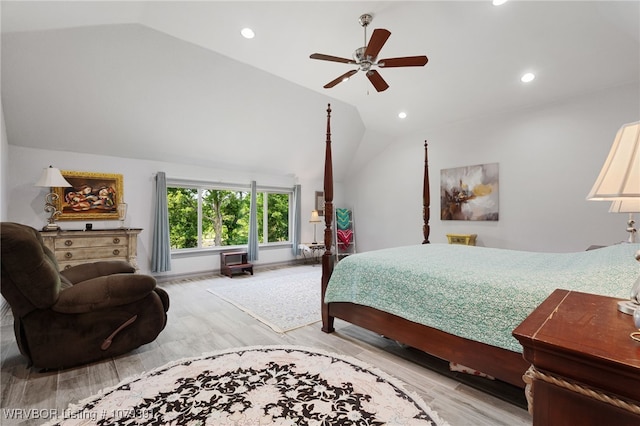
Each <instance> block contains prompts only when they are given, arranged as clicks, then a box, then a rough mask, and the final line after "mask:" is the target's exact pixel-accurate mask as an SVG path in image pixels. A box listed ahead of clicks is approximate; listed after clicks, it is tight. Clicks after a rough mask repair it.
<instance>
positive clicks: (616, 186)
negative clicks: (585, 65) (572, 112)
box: [587, 121, 640, 315]
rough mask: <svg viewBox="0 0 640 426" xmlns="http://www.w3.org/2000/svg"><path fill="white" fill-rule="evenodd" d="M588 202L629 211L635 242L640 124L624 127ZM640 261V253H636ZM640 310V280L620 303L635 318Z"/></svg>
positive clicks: (639, 200)
mask: <svg viewBox="0 0 640 426" xmlns="http://www.w3.org/2000/svg"><path fill="white" fill-rule="evenodd" d="M587 200H599V201H610V202H612V205H611V208H610V209H609V211H610V212H612V211H615V212H627V213H629V221H628V222H627V231H628V232H629V233H630V234H631V235H630V236H629V241H630V242H633V241H635V233H636V232H635V228H634V227H633V225H634V223H635V221H634V220H633V212H637V211H640V209H637V207H638V204H640V121H636V122H635V123H629V124H625V125H623V126H622V127H621V128H620V130H618V133H617V134H616V138H615V140H614V141H613V145H611V150H610V151H609V155H608V156H607V159H606V160H605V162H604V165H603V166H602V169H601V170H600V174H599V175H598V178H597V179H596V182H595V184H594V185H593V188H591V191H590V192H589V195H587ZM635 258H636V260H638V261H640V250H638V251H636V253H635ZM636 309H640V277H638V279H637V280H636V282H635V284H634V285H633V287H632V289H631V297H630V300H627V301H623V302H619V303H618V310H619V311H620V312H624V313H625V314H630V315H632V314H633V313H634V312H635V310H636Z"/></svg>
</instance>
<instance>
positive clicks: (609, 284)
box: [321, 105, 638, 387]
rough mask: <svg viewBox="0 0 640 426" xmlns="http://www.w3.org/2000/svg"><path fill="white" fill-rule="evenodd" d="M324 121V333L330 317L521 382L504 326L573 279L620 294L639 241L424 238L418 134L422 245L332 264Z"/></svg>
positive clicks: (631, 276)
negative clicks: (558, 243)
mask: <svg viewBox="0 0 640 426" xmlns="http://www.w3.org/2000/svg"><path fill="white" fill-rule="evenodd" d="M330 119H331V107H330V105H329V107H328V108H327V138H326V152H325V169H324V173H325V175H324V198H325V210H324V213H325V214H324V218H325V225H326V226H325V230H324V245H325V247H327V250H326V251H325V252H324V254H323V256H322V293H321V294H322V330H323V331H324V332H327V333H331V332H333V331H334V318H340V319H342V320H345V321H347V322H349V323H352V324H354V325H357V326H360V327H363V328H365V329H368V330H370V331H373V332H375V333H377V334H380V335H383V336H385V337H388V338H390V339H393V340H396V341H398V342H400V343H402V344H405V345H408V346H411V347H414V348H416V349H419V350H421V351H424V352H426V353H429V354H431V355H434V356H436V357H438V358H441V359H444V360H446V361H449V362H451V363H456V364H460V365H463V366H466V367H469V368H471V369H474V370H477V371H480V372H482V373H485V374H487V375H490V376H493V377H495V378H496V379H499V380H502V381H504V382H507V383H510V384H513V385H515V386H518V387H524V385H525V383H524V382H523V380H522V376H523V374H524V373H525V372H526V370H527V369H528V367H529V363H528V362H526V361H525V360H524V358H523V357H522V349H521V347H520V345H519V343H518V342H517V340H515V338H514V337H513V336H512V335H511V333H512V331H513V329H514V328H515V327H517V326H518V325H519V323H520V322H521V321H523V320H524V319H525V318H526V317H527V316H528V315H529V313H531V312H532V311H533V310H534V309H535V308H536V307H537V306H538V305H539V304H540V303H542V302H543V301H544V299H545V298H546V297H547V296H549V295H550V294H551V293H552V292H553V290H555V289H556V288H569V289H571V286H574V288H573V289H575V290H580V291H584V292H588V293H598V294H604V295H609V296H613V297H619V298H626V297H627V296H628V291H629V288H630V286H631V283H633V282H634V280H635V279H636V276H637V263H636V261H635V260H634V259H633V253H634V252H635V250H637V249H638V245H632V244H629V245H617V247H616V246H612V247H607V248H603V249H599V250H592V251H585V252H580V253H530V252H518V251H512V250H501V249H490V248H484V247H471V246H463V245H448V244H429V232H430V228H429V208H430V194H429V169H428V161H427V160H428V156H427V145H426V142H425V163H424V186H423V217H424V226H423V235H424V241H423V242H422V245H416V246H410V247H398V248H393V249H384V250H377V251H372V252H365V253H360V254H355V255H351V256H348V257H346V258H344V259H343V260H341V261H340V262H339V263H338V264H335V265H334V259H335V256H334V255H333V254H332V253H331V248H332V246H333V242H332V236H333V230H332V221H333V209H334V207H333V170H332V157H331V125H330ZM334 266H335V270H334ZM621 283H622V284H621ZM627 283H628V286H627ZM575 287H579V288H575Z"/></svg>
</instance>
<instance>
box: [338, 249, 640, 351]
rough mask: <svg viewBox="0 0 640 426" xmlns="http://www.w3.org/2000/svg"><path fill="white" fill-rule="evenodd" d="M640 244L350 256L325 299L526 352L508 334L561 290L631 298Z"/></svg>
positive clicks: (380, 252) (639, 271) (639, 269)
mask: <svg viewBox="0 0 640 426" xmlns="http://www.w3.org/2000/svg"><path fill="white" fill-rule="evenodd" d="M638 249H640V244H617V245H614V246H609V247H605V248H601V249H597V250H590V251H584V252H578V253H538V252H525V251H515V250H504V249H493V248H485V247H473V246H464V245H448V244H425V245H418V246H406V247H397V248H391V249H383V250H376V251H371V252H364V253H359V254H355V255H352V256H348V257H346V258H344V259H343V260H341V261H340V262H339V263H338V264H337V265H336V267H335V269H334V271H333V274H332V276H331V279H330V281H329V286H328V288H327V291H326V293H325V302H352V303H357V304H360V305H365V306H370V307H373V308H376V309H379V310H382V311H385V312H389V313H392V314H395V315H398V316H400V317H403V318H406V319H408V320H411V321H413V322H417V323H420V324H424V325H427V326H430V327H434V328H437V329H439V330H442V331H445V332H448V333H451V334H454V335H457V336H460V337H464V338H467V339H471V340H476V341H479V342H483V343H487V344H490V345H492V346H498V347H501V348H504V349H508V350H511V351H514V352H522V347H521V346H520V344H519V342H518V341H517V340H516V339H515V338H514V337H513V336H512V335H511V332H512V331H513V329H514V328H516V327H517V326H518V325H519V324H520V323H521V322H522V321H523V320H524V319H525V318H526V317H527V316H528V315H529V314H530V313H531V312H532V311H533V310H534V309H535V308H536V307H537V306H538V305H539V304H540V303H542V302H543V301H544V300H545V299H546V298H547V296H549V295H550V294H551V293H552V292H553V290H555V289H557V288H562V289H567V290H576V291H582V292H585V293H595V294H602V295H606V296H613V297H619V298H623V299H627V298H628V297H629V293H630V290H631V287H632V285H633V283H634V282H635V280H636V279H637V278H638V276H639V275H640V262H638V261H636V260H635V259H634V253H635V251H636V250H638Z"/></svg>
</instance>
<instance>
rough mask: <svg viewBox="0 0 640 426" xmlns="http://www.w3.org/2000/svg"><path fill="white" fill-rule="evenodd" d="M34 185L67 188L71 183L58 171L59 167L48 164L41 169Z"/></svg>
mask: <svg viewBox="0 0 640 426" xmlns="http://www.w3.org/2000/svg"><path fill="white" fill-rule="evenodd" d="M34 186H38V187H42V188H50V187H56V188H58V187H62V188H68V187H70V186H71V184H70V183H69V182H67V180H66V179H65V178H64V177H62V173H60V170H59V169H56V168H55V167H52V166H49V167H47V168H46V169H44V170H42V174H41V175H40V179H38V181H37V182H36V184H35V185H34Z"/></svg>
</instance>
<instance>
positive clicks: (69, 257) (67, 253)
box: [64, 251, 73, 259]
mask: <svg viewBox="0 0 640 426" xmlns="http://www.w3.org/2000/svg"><path fill="white" fill-rule="evenodd" d="M64 257H65V258H67V259H71V258H72V257H73V253H71V252H70V251H68V252H66V253H65V254H64Z"/></svg>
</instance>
